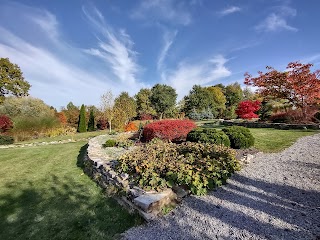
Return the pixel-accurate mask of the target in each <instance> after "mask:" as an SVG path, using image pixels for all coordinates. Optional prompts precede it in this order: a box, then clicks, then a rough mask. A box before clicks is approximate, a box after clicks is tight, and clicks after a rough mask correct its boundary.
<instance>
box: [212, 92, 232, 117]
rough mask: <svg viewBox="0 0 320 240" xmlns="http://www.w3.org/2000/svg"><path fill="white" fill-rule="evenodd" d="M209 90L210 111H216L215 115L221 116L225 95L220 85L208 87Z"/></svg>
mask: <svg viewBox="0 0 320 240" xmlns="http://www.w3.org/2000/svg"><path fill="white" fill-rule="evenodd" d="M207 89H208V90H209V92H210V100H211V108H212V111H214V112H217V114H216V115H218V116H219V117H222V115H223V112H224V110H225V108H226V101H227V100H226V96H225V95H224V93H223V91H222V89H221V88H220V87H214V86H211V87H208V88H207Z"/></svg>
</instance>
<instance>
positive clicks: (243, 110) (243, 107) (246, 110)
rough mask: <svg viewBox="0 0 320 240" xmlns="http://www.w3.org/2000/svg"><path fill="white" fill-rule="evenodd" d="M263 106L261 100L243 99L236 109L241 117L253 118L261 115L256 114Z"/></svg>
mask: <svg viewBox="0 0 320 240" xmlns="http://www.w3.org/2000/svg"><path fill="white" fill-rule="evenodd" d="M260 107H261V102H260V101H258V100H256V101H250V100H247V101H242V102H240V103H239V104H238V108H237V109H236V114H237V115H238V116H239V117H240V118H244V119H251V118H258V117H259V116H258V115H257V114H255V112H257V111H258V110H259V109H260Z"/></svg>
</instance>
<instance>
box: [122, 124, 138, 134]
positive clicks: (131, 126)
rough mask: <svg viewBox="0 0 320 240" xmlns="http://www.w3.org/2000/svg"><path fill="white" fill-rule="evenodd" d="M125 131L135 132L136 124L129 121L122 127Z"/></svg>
mask: <svg viewBox="0 0 320 240" xmlns="http://www.w3.org/2000/svg"><path fill="white" fill-rule="evenodd" d="M124 130H125V131H126V132H135V131H138V128H137V126H136V125H135V124H134V122H129V123H128V124H127V125H126V126H125V129H124Z"/></svg>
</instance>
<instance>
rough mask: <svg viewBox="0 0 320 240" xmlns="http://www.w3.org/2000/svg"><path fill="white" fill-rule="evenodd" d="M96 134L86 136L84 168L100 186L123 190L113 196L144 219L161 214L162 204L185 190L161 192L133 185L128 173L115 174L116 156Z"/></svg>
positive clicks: (168, 203)
mask: <svg viewBox="0 0 320 240" xmlns="http://www.w3.org/2000/svg"><path fill="white" fill-rule="evenodd" d="M105 136H106V135H102V136H98V137H95V138H92V139H90V140H89V143H88V148H87V154H86V156H85V157H84V165H85V172H86V174H88V175H89V176H91V177H92V179H94V180H95V181H96V182H97V184H98V185H99V186H101V187H102V188H105V189H106V188H108V187H110V186H113V187H115V188H116V189H117V190H118V191H120V192H123V193H124V195H123V196H117V197H115V198H116V200H117V201H118V202H119V203H120V204H121V205H123V206H124V207H126V208H127V209H128V210H130V211H137V212H138V213H139V214H140V215H141V216H142V217H143V218H144V219H145V220H147V221H150V220H154V219H156V218H157V217H158V216H159V214H161V211H162V208H163V207H165V206H167V205H175V203H176V202H178V201H179V200H181V198H182V197H185V196H186V195H187V194H188V193H187V192H185V193H186V194H181V191H180V190H181V189H179V191H180V194H176V193H175V192H174V191H172V190H171V189H166V190H164V191H163V192H155V191H150V192H146V191H144V190H143V189H141V188H139V187H138V186H135V185H134V184H133V183H131V182H130V181H129V175H128V174H118V173H117V172H115V170H114V167H115V165H116V164H117V161H116V159H114V158H113V157H112V156H108V155H107V154H106V153H105V152H104V149H103V148H102V145H101V143H99V141H98V140H99V138H100V137H105Z"/></svg>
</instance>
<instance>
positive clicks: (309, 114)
mask: <svg viewBox="0 0 320 240" xmlns="http://www.w3.org/2000/svg"><path fill="white" fill-rule="evenodd" d="M316 113H317V109H316V108H307V109H306V113H305V116H303V113H302V111H301V109H295V110H289V111H287V112H280V113H275V114H273V115H271V116H270V118H269V120H270V121H271V122H274V123H312V122H313V121H314V120H315V118H314V115H315V114H316Z"/></svg>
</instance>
